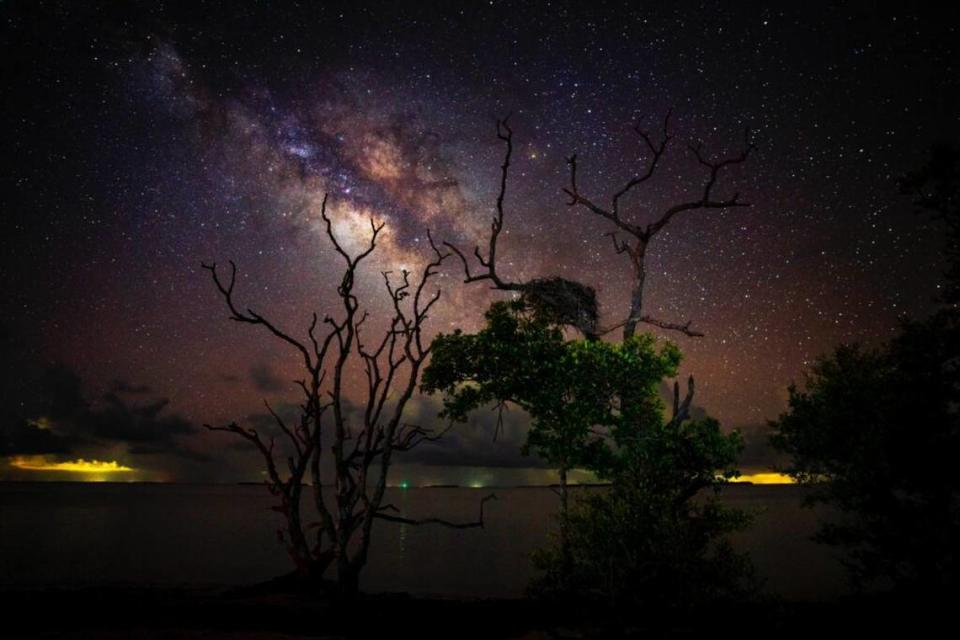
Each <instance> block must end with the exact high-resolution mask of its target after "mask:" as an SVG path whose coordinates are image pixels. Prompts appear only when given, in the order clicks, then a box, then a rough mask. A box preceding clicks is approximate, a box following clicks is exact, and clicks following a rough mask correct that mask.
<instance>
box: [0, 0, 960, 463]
mask: <svg viewBox="0 0 960 640" xmlns="http://www.w3.org/2000/svg"><path fill="white" fill-rule="evenodd" d="M359 4H360V3H351V4H347V5H343V6H339V5H335V4H331V3H323V6H319V5H318V6H309V7H298V8H294V7H288V8H267V7H253V6H247V7H245V8H243V9H237V8H235V7H234V6H233V5H232V4H229V3H228V4H218V3H190V4H188V5H184V6H182V7H179V8H178V7H169V6H168V7H166V8H156V7H146V6H144V7H138V8H130V9H126V10H125V9H121V8H116V7H113V8H110V9H107V8H96V7H75V6H72V5H71V4H67V3H63V4H57V3H7V4H6V6H5V7H4V9H3V13H4V25H5V26H4V34H3V41H4V49H5V52H6V55H5V62H4V66H5V67H7V69H6V71H7V75H8V76H9V77H10V78H11V80H12V85H11V87H10V94H11V95H12V96H13V98H12V100H11V101H10V104H9V105H8V106H7V107H6V108H5V111H4V118H5V126H4V131H5V138H7V139H8V140H9V142H8V144H7V145H4V146H5V147H6V148H7V156H8V163H9V166H10V169H9V170H8V171H6V172H5V174H6V175H4V177H3V180H4V184H5V189H4V192H5V193H6V195H5V196H4V200H5V207H4V215H3V220H2V222H0V224H2V228H3V243H4V251H3V254H4V255H3V256H2V263H0V264H2V274H3V276H4V282H5V283H6V284H5V287H4V288H5V296H4V297H5V298H6V300H7V308H8V309H10V310H13V314H12V315H11V314H8V315H7V317H6V318H5V319H4V323H5V325H6V326H5V331H6V333H7V334H8V335H9V336H10V338H11V339H10V340H8V344H7V345H6V346H5V349H6V353H7V354H8V357H7V358H6V359H7V361H8V362H9V363H11V366H10V369H11V371H12V372H13V375H8V376H6V377H7V378H8V379H9V381H8V382H7V383H5V384H6V390H5V392H4V393H5V397H4V402H5V403H6V404H7V405H8V407H13V408H10V409H7V408H5V415H7V413H9V412H16V411H26V410H27V408H28V404H29V401H28V400H27V399H26V398H29V396H30V387H31V385H32V384H33V383H32V382H31V381H32V380H34V379H35V378H36V372H37V371H39V370H41V369H43V368H44V367H47V366H49V365H52V364H62V365H64V366H66V367H68V368H70V369H71V370H73V371H75V372H76V374H77V376H78V377H79V378H80V379H81V380H82V381H83V388H84V394H85V395H86V397H89V398H97V397H99V396H100V395H101V394H103V393H104V392H105V391H107V390H109V389H111V388H115V387H116V381H124V382H125V383H135V384H139V385H145V386H147V387H149V388H150V390H151V391H152V393H153V395H154V396H162V397H164V398H168V399H169V405H168V406H167V408H168V409H169V410H171V411H174V412H176V413H177V414H180V415H183V416H185V417H186V418H187V419H189V420H190V421H192V422H193V423H202V422H216V421H222V420H229V419H235V418H242V417H244V416H247V415H250V414H255V413H258V412H260V411H261V410H262V409H261V406H260V404H259V403H260V398H261V397H263V396H267V397H273V398H278V399H282V398H289V397H291V394H292V392H288V391H287V390H286V389H287V386H286V385H287V381H289V380H292V379H294V378H296V377H299V372H298V370H297V366H298V362H297V360H296V358H295V357H292V356H291V354H288V353H286V352H284V351H283V349H282V346H281V345H278V344H277V343H276V342H275V341H273V340H271V339H270V338H269V337H268V336H265V335H262V334H261V333H257V332H256V331H255V330H254V329H252V328H249V327H240V326H236V325H234V324H232V323H230V322H229V321H228V320H227V319H226V315H227V314H226V311H225V309H224V308H223V304H222V300H221V299H219V298H218V296H217V295H216V292H215V290H214V288H213V286H212V284H211V282H210V281H209V277H208V274H207V273H206V272H204V271H202V270H201V269H200V263H201V261H218V262H220V263H225V262H226V261H227V260H230V259H232V260H234V261H236V263H237V265H238V267H239V270H240V277H239V280H238V285H237V296H238V298H240V299H241V300H242V303H243V304H244V305H245V306H249V307H252V308H254V309H256V310H258V311H260V312H262V313H264V314H266V315H269V316H270V317H272V318H274V319H275V320H276V322H277V323H278V324H280V325H282V326H284V327H286V328H288V329H289V330H290V331H291V332H294V333H296V332H300V334H301V335H302V334H303V332H304V331H305V329H306V326H307V324H308V321H309V317H310V314H311V313H312V312H313V311H318V312H320V313H321V314H323V313H325V312H327V311H328V310H332V309H331V305H333V304H334V303H335V302H336V296H335V285H336V282H337V281H338V279H339V275H340V273H341V262H340V260H339V257H338V256H337V255H336V254H335V253H334V252H333V251H332V250H331V247H330V245H329V243H328V241H327V239H326V237H325V234H324V230H323V226H322V221H321V220H320V217H319V213H320V211H319V206H320V202H321V201H322V199H323V197H324V195H325V194H329V197H330V202H331V205H330V211H331V214H332V216H333V218H334V220H335V225H334V230H335V232H336V234H337V235H338V237H340V238H341V239H342V240H343V242H344V244H345V245H346V246H347V247H348V248H353V249H356V248H358V247H360V246H362V245H363V243H365V242H366V237H367V233H368V230H369V219H370V218H373V219H376V220H378V221H382V222H385V223H386V225H387V226H386V235H385V237H384V239H383V241H382V243H381V244H380V246H379V247H378V249H377V252H376V254H375V255H374V259H373V260H372V261H371V262H370V263H369V264H367V265H366V267H365V271H364V272H363V273H362V274H361V276H360V282H359V293H360V296H361V301H362V304H363V305H364V306H365V307H366V308H369V309H370V310H371V313H372V314H373V316H374V317H378V315H383V313H386V311H387V304H388V302H389V298H387V297H386V295H385V293H384V291H383V285H382V278H381V276H380V271H383V270H393V271H398V270H400V269H402V268H413V267H416V266H417V265H418V264H420V263H421V261H422V260H423V259H424V258H425V257H426V256H427V253H428V247H427V244H426V232H427V230H428V229H429V230H430V231H431V233H432V234H433V235H434V237H436V238H439V239H442V240H449V241H451V242H454V243H457V244H458V245H460V246H462V247H464V248H465V249H471V248H472V246H473V245H474V244H476V243H478V242H479V243H483V242H485V239H486V234H487V232H488V229H489V223H490V219H491V216H492V215H493V211H494V209H493V203H494V200H495V198H496V193H497V187H498V178H499V175H498V172H499V163H500V161H501V156H502V146H501V143H500V141H498V140H497V137H496V130H495V126H494V122H495V119H496V118H498V117H503V116H505V115H507V114H512V115H511V120H510V121H511V124H512V125H513V129H514V136H515V137H514V142H515V145H516V149H515V156H514V164H513V167H512V169H511V174H510V178H509V184H508V192H507V200H506V207H507V208H506V220H505V230H504V234H503V236H502V237H501V245H500V248H499V253H500V264H499V268H500V270H501V272H502V273H503V274H504V275H506V276H507V277H508V278H510V279H511V280H524V279H529V278H532V277H538V276H548V275H562V276H564V277H567V278H571V279H575V280H579V281H581V282H583V283H585V284H588V285H591V286H594V287H595V288H596V289H597V291H598V293H599V297H600V302H601V305H602V314H603V317H604V320H605V321H608V322H613V321H617V320H620V319H622V318H623V317H624V315H625V314H626V311H627V309H628V295H629V288H630V270H629V264H628V263H627V261H626V260H625V259H624V257H623V256H618V255H616V253H615V252H614V250H613V247H612V246H611V243H610V240H609V238H608V237H606V236H605V234H606V233H608V232H610V231H612V229H611V228H610V226H609V223H607V222H606V221H604V220H601V219H599V218H596V217H593V216H590V215H589V214H588V213H586V212H584V211H583V210H582V209H576V208H570V207H568V206H567V204H566V199H565V198H564V195H563V193H562V188H563V187H564V186H566V185H567V183H568V179H569V178H568V175H567V166H566V163H565V157H566V156H568V155H570V154H571V153H574V152H575V153H577V154H578V158H579V170H580V173H579V182H580V187H581V190H582V191H583V192H584V193H586V194H589V195H590V196H592V197H595V198H596V199H598V200H606V199H607V198H608V197H609V195H610V194H612V193H613V192H614V191H616V189H617V188H619V187H620V186H621V185H622V183H623V182H625V181H626V180H627V179H629V178H630V177H631V176H632V175H633V174H634V173H635V172H636V171H638V169H639V168H641V167H643V166H644V165H643V163H644V161H645V160H646V156H645V155H644V154H645V151H646V149H645V146H644V145H643V144H642V142H641V141H640V140H639V139H638V137H637V135H636V134H635V133H634V132H633V126H634V125H635V124H637V123H639V124H640V125H641V126H643V127H646V128H651V129H655V128H657V127H658V126H659V124H660V122H661V121H662V119H663V116H664V114H666V113H667V112H668V111H671V110H672V114H673V116H672V124H671V126H672V130H673V132H674V134H675V135H676V144H675V145H674V147H673V149H672V151H671V153H670V154H669V155H668V157H667V158H666V160H665V162H664V164H663V165H662V166H661V167H660V168H659V169H658V172H657V176H656V178H655V179H654V180H652V181H651V182H650V183H649V184H648V185H644V188H643V189H642V190H640V191H638V192H637V193H636V194H634V195H632V196H631V197H630V198H629V199H628V201H627V202H626V203H625V204H624V208H623V209H624V217H626V218H628V219H631V220H634V221H637V222H647V221H650V220H652V219H653V217H654V216H655V215H656V213H657V212H658V211H662V210H663V209H664V208H665V207H667V206H669V205H670V204H672V203H675V202H679V201H681V200H685V199H689V198H690V197H691V196H695V195H697V194H699V192H700V190H701V189H702V184H703V180H704V174H703V171H702V167H699V166H698V165H697V163H696V160H695V159H694V158H693V157H692V155H691V154H690V153H689V151H688V150H687V144H688V143H689V142H695V141H699V140H702V141H703V143H704V149H705V150H707V151H708V152H709V153H711V154H715V155H716V156H717V157H720V156H723V155H724V154H729V153H731V152H733V151H735V150H737V149H738V148H739V145H741V144H742V140H743V132H744V130H745V129H747V128H749V130H750V135H751V139H752V140H753V142H754V144H756V147H757V150H756V153H755V154H753V155H752V156H751V158H750V159H749V161H748V162H747V163H745V164H744V165H742V166H739V167H736V168H735V169H734V170H732V171H730V172H729V174H727V175H724V176H723V177H722V179H721V181H720V183H718V185H717V189H718V193H719V194H720V195H725V196H729V195H732V194H733V193H734V192H738V193H739V194H740V197H741V199H743V200H746V201H749V202H751V203H752V206H751V207H750V208H745V209H733V210H729V211H720V212H710V211H705V212H692V213H690V214H689V215H687V216H686V217H682V216H681V217H678V218H677V220H676V221H675V222H674V223H673V224H672V225H671V227H670V228H668V229H667V230H666V231H665V232H664V233H663V234H661V235H660V236H658V237H657V238H656V239H655V240H654V241H653V243H652V244H651V247H650V251H649V253H648V269H649V276H648V280H647V294H646V295H647V297H646V304H647V308H648V309H649V310H650V311H651V312H652V313H654V314H655V315H657V316H660V317H663V318H665V319H669V320H676V321H687V320H690V321H692V322H693V323H694V325H695V326H697V327H698V328H700V329H701V330H702V331H703V332H704V333H705V334H706V336H705V337H703V338H699V339H691V338H686V337H684V336H677V335H669V334H663V337H665V338H670V339H673V340H676V341H677V342H678V344H679V345H680V346H681V348H682V350H683V351H684V354H685V359H684V363H683V365H682V373H683V374H684V375H686V374H688V373H692V374H694V375H695V376H696V378H697V380H698V383H699V384H698V397H697V401H698V403H699V404H700V405H701V406H703V407H704V408H705V409H706V410H707V411H708V412H709V413H711V414H712V415H715V416H716V417H717V418H719V419H720V421H721V422H722V423H723V425H724V426H725V427H727V428H734V427H740V428H744V429H746V430H747V433H748V434H752V436H753V437H755V438H760V437H761V435H760V429H759V428H758V427H759V426H760V425H763V424H764V422H765V420H766V419H768V418H773V417H775V416H776V415H777V414H778V412H780V411H782V410H783V408H784V403H785V397H786V387H787V385H788V384H789V383H790V382H791V381H792V380H802V375H803V371H804V369H805V367H806V366H808V365H809V364H810V363H811V362H812V361H813V360H814V359H815V358H816V356H817V355H818V354H821V353H824V352H826V351H828V350H830V349H831V348H832V347H833V346H835V345H836V344H838V343H840V342H845V341H853V340H862V341H866V342H877V341H880V340H883V339H885V338H886V337H889V336H890V335H891V334H892V333H893V331H895V329H896V327H897V322H898V318H899V317H901V316H902V315H904V314H912V315H922V314H924V313H926V312H928V311H929V310H930V309H931V308H932V302H931V300H932V299H933V298H934V296H935V295H936V291H937V286H938V274H939V272H940V269H941V264H942V261H941V259H940V258H939V249H940V245H939V239H938V230H937V228H936V225H935V224H934V223H932V222H931V221H929V220H927V219H925V218H923V217H922V216H918V215H916V214H914V212H913V208H912V206H911V203H910V202H909V200H908V199H905V198H904V197H903V196H901V195H899V194H898V190H897V184H896V181H897V178H898V176H900V175H902V174H903V173H904V172H906V171H908V170H910V169H912V168H915V167H916V166H918V165H919V164H920V163H921V162H922V160H923V158H924V157H925V154H926V153H927V151H928V149H929V147H930V145H931V144H933V143H935V142H937V141H938V140H941V139H946V138H950V137H956V136H957V134H958V132H960V127H958V124H960V123H958V114H960V109H958V103H957V77H960V74H958V73H957V61H958V57H957V45H956V42H958V41H960V38H958V34H957V33H956V27H955V26H954V21H953V20H948V19H945V17H943V16H936V15H916V14H912V13H908V12H901V13H877V12H875V10H874V9H873V8H869V9H867V8H864V9H863V10H861V9H858V8H857V7H856V6H848V5H845V6H844V7H829V8H809V9H796V10H791V11H787V10H783V11H779V10H760V9H756V8H750V7H737V8H731V7H721V6H719V5H710V6H708V7H707V8H706V9H703V8H701V7H699V5H697V6H694V5H690V6H685V5H684V4H683V3H680V4H677V5H671V7H670V8H662V7H646V8H641V7H639V6H637V5H636V4H635V3H623V4H606V3H591V7H590V8H586V9H582V10H578V11H573V10H567V9H561V8H558V7H556V6H553V7H550V6H538V5H537V3H515V4H510V3H500V2H492V3H484V4H482V5H481V4H476V5H473V6H472V7H471V8H456V7H454V6H451V7H443V6H442V5H438V6H437V7H429V6H421V7H420V8H418V9H413V8H411V7H409V6H408V7H403V8H400V7H393V8H391V7H389V6H387V7H380V8H375V7H360V6H358V5H359ZM461 280H462V273H461V272H460V271H459V269H458V267H457V265H455V264H450V265H449V266H448V268H447V269H446V271H445V273H444V274H443V275H442V276H441V278H440V279H439V280H438V284H439V286H440V287H441V288H442V289H443V295H444V298H443V301H442V303H441V304H440V305H439V306H438V308H437V311H436V313H435V314H434V315H433V317H432V318H431V327H432V330H436V331H449V330H451V329H452V328H453V327H463V328H465V329H468V330H470V329H474V328H476V327H477V326H478V324H479V322H480V321H481V319H482V310H483V308H484V307H485V305H486V304H487V303H488V302H489V301H490V300H493V299H496V298H497V297H498V295H499V294H497V293H494V292H490V291H488V290H486V289H485V288H484V286H483V285H476V284H475V285H469V286H467V285H463V284H462V282H461ZM424 406H426V405H424ZM420 410H423V411H424V412H426V413H428V411H427V409H425V408H423V407H421V408H420ZM33 418H36V416H33ZM521 422H522V421H521V420H520V419H519V418H518V419H517V426H516V428H517V429H518V430H522V424H521ZM481 440H482V441H483V442H481ZM454 442H455V443H456V444H455V446H454V445H451V446H450V447H448V449H449V456H448V457H447V458H444V460H445V461H446V462H448V463H450V464H457V463H464V464H470V463H476V464H483V463H484V462H483V459H484V455H486V453H484V452H486V451H487V449H485V447H487V446H488V443H487V442H486V440H485V439H484V438H479V437H476V435H475V434H462V435H461V436H459V439H456V440H454ZM218 443H219V444H218ZM108 444H109V445H110V453H112V454H113V455H115V456H120V458H122V461H125V462H130V463H131V464H132V465H134V466H138V468H141V467H143V468H156V469H161V468H162V469H164V470H165V474H166V475H164V476H163V477H166V478H170V477H178V478H185V477H189V478H202V479H236V478H238V477H248V476H249V473H251V471H250V470H251V469H253V468H254V463H255V461H252V460H247V459H246V458H244V457H243V455H242V453H237V452H233V453H230V455H231V456H233V460H234V461H233V462H232V463H231V464H226V463H223V464H218V463H217V461H216V456H213V455H208V454H210V453H211V452H213V451H216V450H217V448H218V447H220V446H222V443H220V441H218V440H216V439H215V438H213V437H212V436H211V435H210V434H205V433H200V432H196V433H193V434H192V435H191V436H189V437H187V438H184V439H183V442H182V443H181V445H180V446H181V447H182V448H183V449H184V450H186V451H188V452H189V455H185V456H180V457H179V458H176V456H173V457H170V456H167V457H157V456H154V457H153V458H150V457H149V456H146V455H144V456H141V457H137V455H134V454H133V453H131V452H130V448H129V447H126V446H125V443H124V442H122V441H115V442H111V443H108ZM104 446H106V445H104ZM86 453H96V451H92V452H91V451H87V452H86ZM513 454H514V452H513V451H510V452H505V453H503V452H502V453H501V454H496V455H495V456H493V457H494V458H497V456H499V458H497V459H498V460H500V461H501V462H502V461H503V460H505V459H507V458H509V457H510V456H512V455H513ZM164 455H167V454H164ZM124 456H126V457H124ZM174 458H176V460H174ZM118 459H119V458H118ZM488 462H489V461H488ZM494 463H496V461H494ZM752 463H753V464H756V465H758V466H763V461H762V460H755V461H752ZM510 464H512V463H510ZM523 464H524V462H523V461H520V462H519V463H517V466H522V465H523Z"/></svg>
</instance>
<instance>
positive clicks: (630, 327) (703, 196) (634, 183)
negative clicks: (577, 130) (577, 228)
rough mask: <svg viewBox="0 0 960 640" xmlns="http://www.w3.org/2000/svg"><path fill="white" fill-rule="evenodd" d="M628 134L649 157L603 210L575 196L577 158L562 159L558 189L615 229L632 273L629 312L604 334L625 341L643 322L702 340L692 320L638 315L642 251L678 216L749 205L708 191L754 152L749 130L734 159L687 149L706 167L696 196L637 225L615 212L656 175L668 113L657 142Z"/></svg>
mask: <svg viewBox="0 0 960 640" xmlns="http://www.w3.org/2000/svg"><path fill="white" fill-rule="evenodd" d="M634 131H635V132H636V133H637V135H638V136H640V139H641V140H642V141H643V142H644V144H645V145H646V147H647V149H648V150H649V152H650V159H649V160H648V162H647V165H646V168H645V169H644V170H643V171H641V172H639V173H637V174H636V175H634V176H633V177H631V178H630V179H629V180H627V182H626V183H625V184H624V186H623V187H622V188H621V189H619V190H618V191H616V192H615V193H614V194H613V195H612V196H611V197H610V205H609V207H607V208H604V207H601V206H600V205H597V204H595V203H594V202H593V201H592V200H591V199H590V198H588V197H586V196H584V195H583V194H582V193H581V191H580V188H579V186H578V184H577V155H576V154H573V155H572V156H570V157H569V158H567V164H568V165H569V166H570V186H569V187H567V188H565V189H564V190H563V191H564V193H566V194H567V195H568V196H570V200H569V202H568V203H567V204H568V205H569V206H571V207H574V206H580V207H583V208H585V209H587V210H588V211H590V212H591V213H593V214H595V215H598V216H600V217H602V218H605V219H607V220H609V221H610V222H611V223H613V225H614V226H615V227H616V229H615V230H613V231H611V232H610V233H609V234H608V235H609V236H610V238H611V239H612V240H613V247H614V250H615V251H616V252H617V253H618V254H623V255H626V256H627V258H628V259H629V260H630V265H631V267H632V270H633V290H632V292H631V295H630V314H629V315H628V316H627V318H626V320H624V321H623V322H621V323H618V324H616V325H613V326H612V327H609V328H607V329H605V330H604V331H605V332H609V331H613V330H614V329H617V328H619V327H621V326H622V327H623V337H624V339H626V338H629V337H630V336H632V335H634V334H635V333H636V330H637V325H638V324H640V323H646V324H650V325H654V326H656V327H660V328H661V329H667V330H670V331H679V332H680V333H683V334H686V335H687V336H690V337H702V336H703V333H701V332H700V331H697V330H695V329H692V328H691V326H690V325H691V324H692V321H689V320H688V321H687V322H685V323H680V322H670V321H664V320H661V319H658V318H655V317H653V316H651V315H650V314H648V313H645V312H644V309H643V292H644V284H645V283H646V279H647V268H646V264H645V262H646V257H647V247H648V245H649V244H650V242H651V241H652V240H653V238H654V237H655V236H656V235H657V234H658V233H660V231H662V230H663V229H664V228H665V227H666V226H667V225H669V224H670V221H671V220H673V219H674V217H675V216H677V215H678V214H681V213H684V212H687V211H697V210H704V209H730V208H734V207H749V206H750V203H748V202H741V201H740V194H739V193H734V194H733V196H731V197H729V198H726V199H724V198H718V197H717V196H716V195H715V193H714V187H715V186H716V184H717V179H718V178H719V177H720V173H721V171H723V170H724V169H725V168H727V167H730V166H733V165H737V164H741V163H743V162H745V161H746V160H747V157H748V156H749V155H750V152H751V151H752V150H753V149H754V146H753V144H752V143H751V142H750V132H749V130H747V131H746V132H745V134H744V146H743V150H742V151H741V152H740V153H739V154H738V155H735V156H731V157H728V158H724V159H721V160H711V159H709V158H707V157H706V156H705V155H704V153H703V143H702V142H698V143H696V144H691V145H688V146H689V149H690V151H691V152H692V153H693V155H694V157H695V158H696V160H697V162H698V163H699V164H700V166H702V167H703V168H704V169H706V177H705V180H704V183H703V186H702V189H701V190H700V195H699V197H698V198H694V199H691V200H687V201H685V202H680V203H677V204H674V205H672V206H670V207H668V208H667V209H666V210H665V211H662V212H659V213H655V215H654V216H653V218H654V219H653V221H652V222H649V223H647V224H640V223H637V222H633V221H630V220H627V219H625V218H623V217H622V215H621V213H622V211H621V208H620V205H621V201H622V199H623V198H624V197H625V196H626V195H628V194H629V193H630V192H631V191H633V190H634V189H636V188H638V187H640V186H641V185H643V184H645V183H646V182H647V181H649V180H650V179H651V178H653V176H654V175H655V174H656V171H657V167H658V165H659V164H660V160H661V159H662V158H663V156H664V154H665V153H666V152H667V148H668V146H669V144H670V141H671V140H672V139H673V135H672V134H671V133H670V113H669V112H668V113H667V115H666V116H665V117H664V119H663V133H662V135H661V137H660V139H659V140H658V141H654V139H653V136H652V135H651V134H650V133H649V132H648V131H645V130H643V129H642V128H641V127H640V125H639V124H638V125H636V126H635V127H634ZM618 232H621V233H623V234H625V235H627V236H629V238H627V239H625V240H622V239H620V238H618V236H617V233H618ZM604 331H601V332H604Z"/></svg>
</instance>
